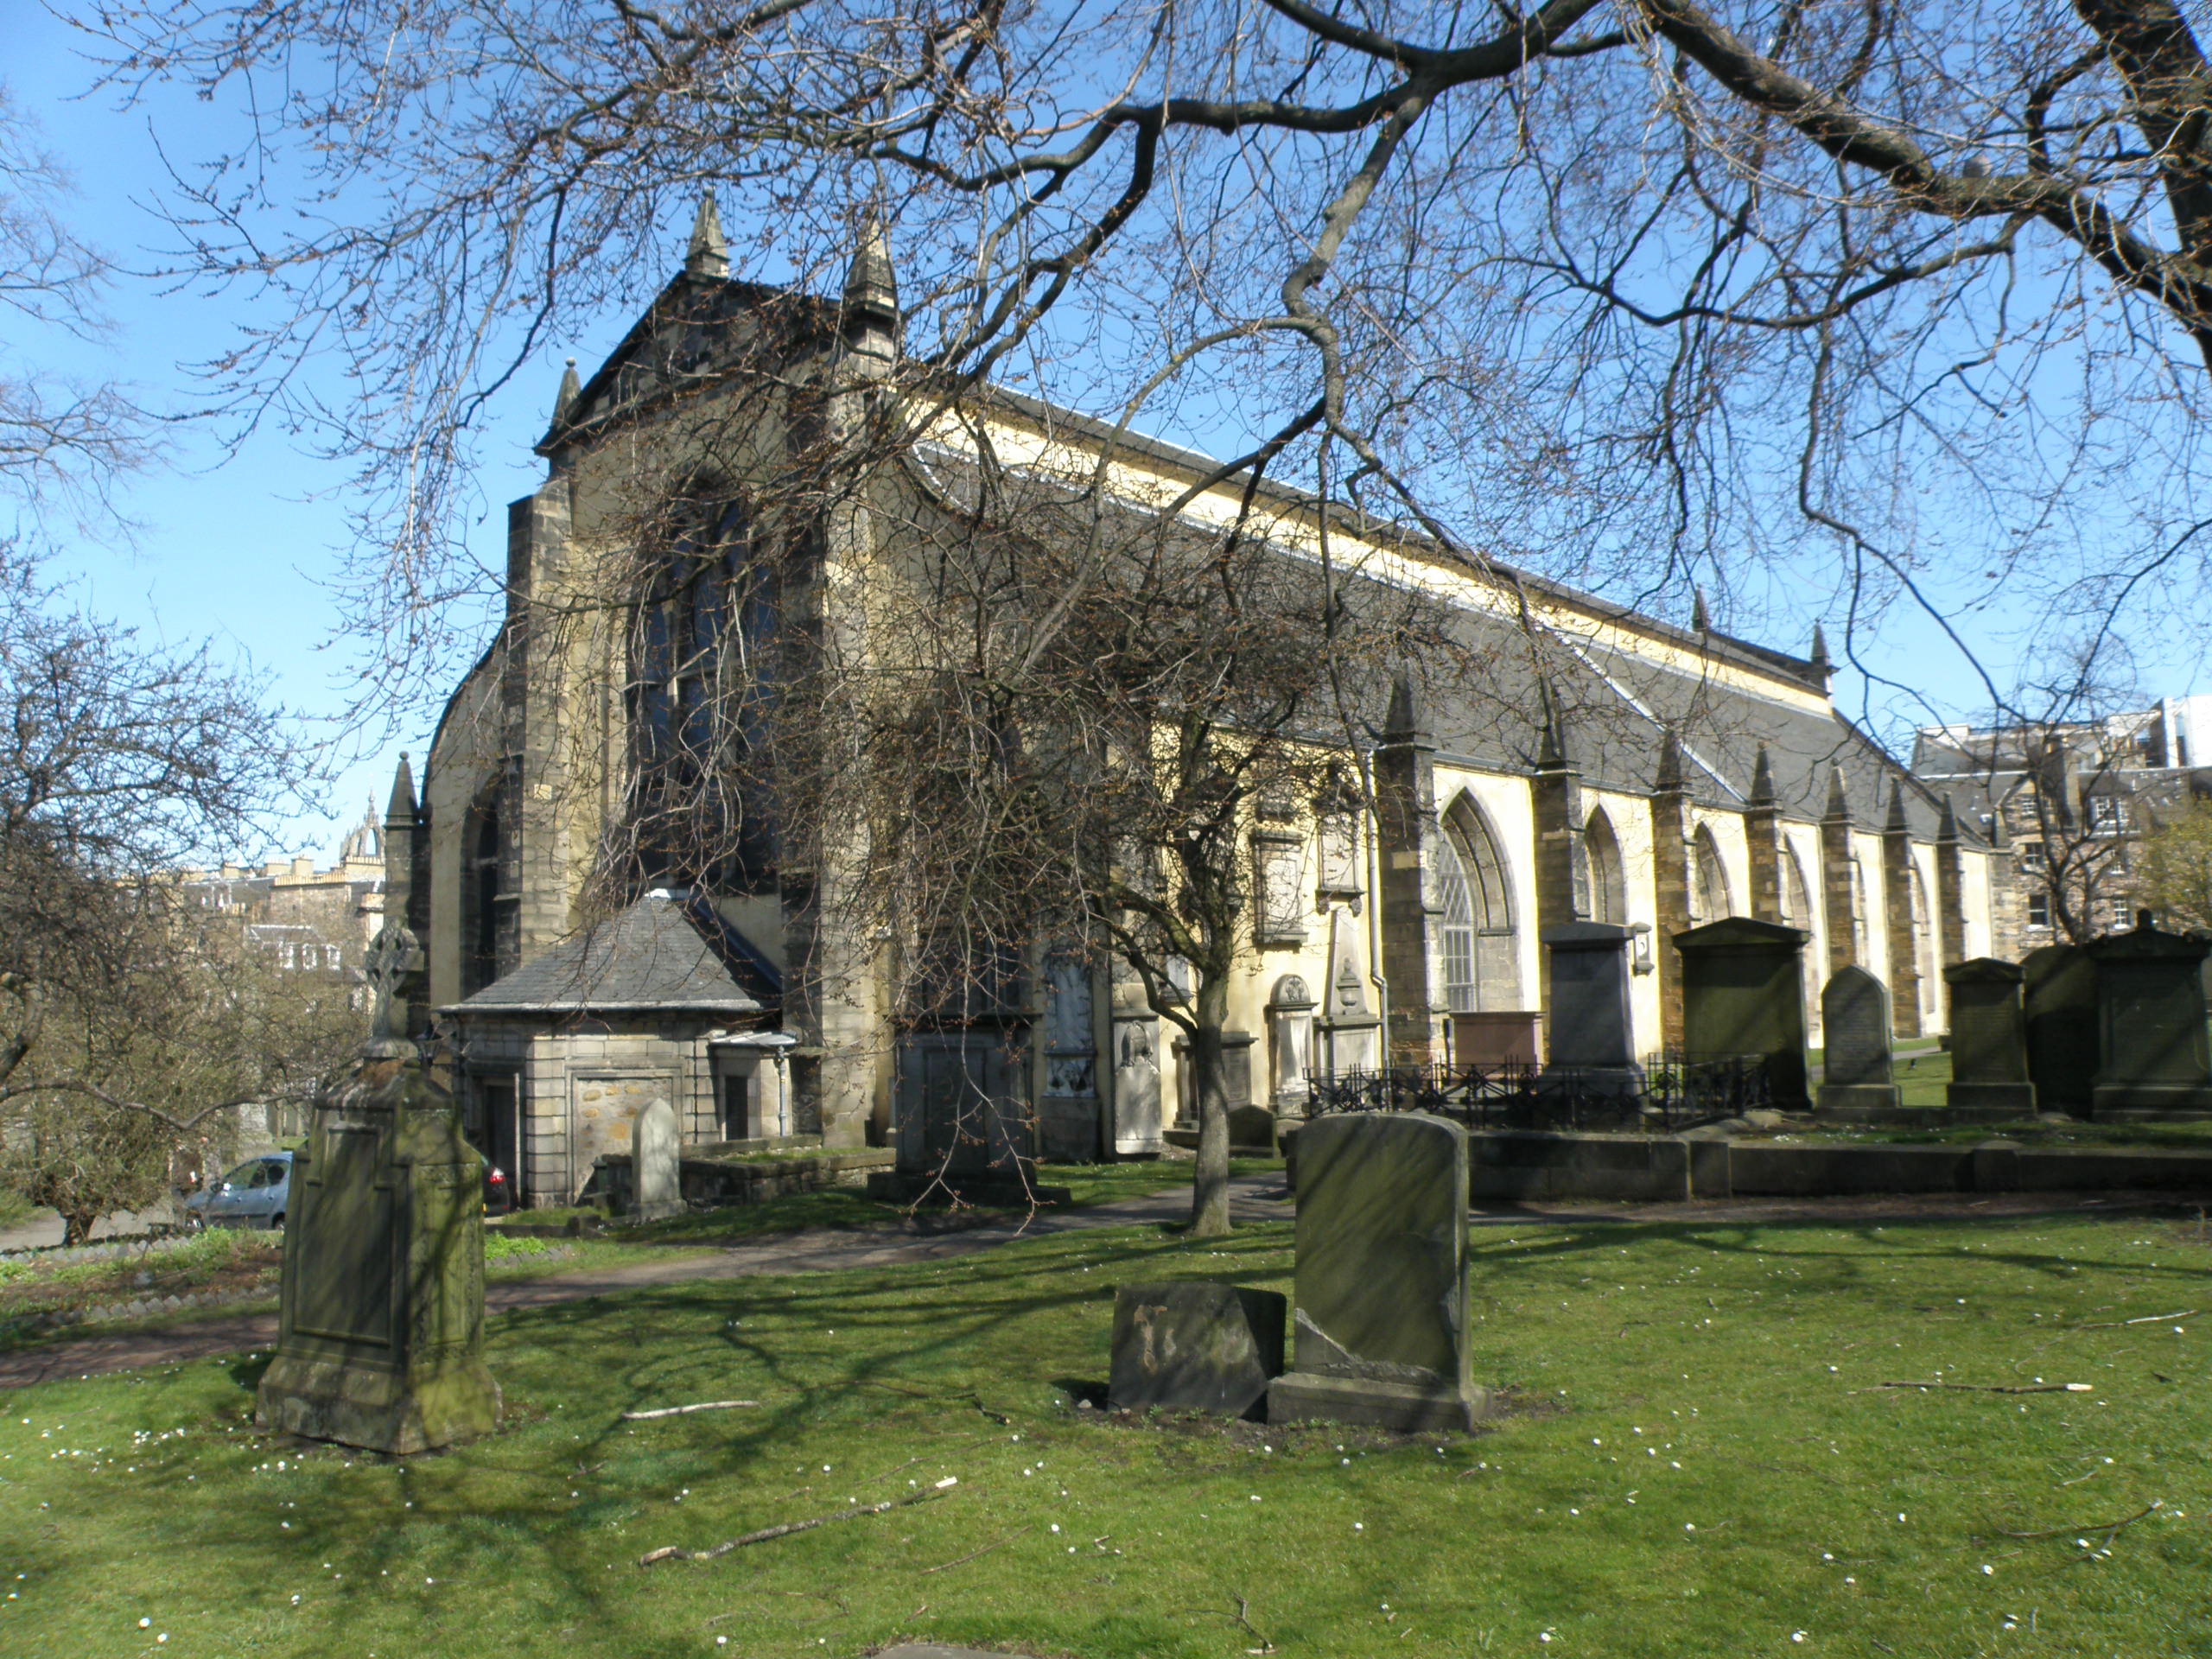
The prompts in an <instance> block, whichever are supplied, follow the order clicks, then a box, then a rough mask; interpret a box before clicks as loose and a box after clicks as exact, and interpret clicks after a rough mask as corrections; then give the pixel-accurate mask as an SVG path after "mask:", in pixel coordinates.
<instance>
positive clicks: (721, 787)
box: [628, 502, 775, 885]
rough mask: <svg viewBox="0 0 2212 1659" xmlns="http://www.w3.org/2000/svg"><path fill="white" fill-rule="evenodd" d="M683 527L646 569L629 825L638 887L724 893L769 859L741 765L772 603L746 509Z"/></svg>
mask: <svg viewBox="0 0 2212 1659" xmlns="http://www.w3.org/2000/svg"><path fill="white" fill-rule="evenodd" d="M684 518H685V519H686V520H687V521H688V522H686V523H684V524H683V527H682V528H681V529H679V530H678V531H677V533H676V534H675V535H674V536H672V537H671V538H670V539H669V542H668V544H667V545H666V547H665V548H664V550H663V551H662V552H661V553H660V554H659V555H658V556H657V557H655V558H654V559H652V560H651V561H650V562H649V563H648V564H647V565H646V568H645V570H644V571H643V573H642V582H641V591H640V593H639V596H638V599H637V601H636V606H635V620H634V626H633V631H632V647H631V680H630V687H629V696H628V703H629V714H630V734H631V747H632V755H633V759H634V784H633V787H632V815H631V817H632V825H633V838H634V845H635V855H636V862H637V866H638V874H639V877H640V878H641V879H642V880H643V881H644V882H645V883H652V882H656V881H675V882H677V883H678V884H679V885H692V884H695V883H699V882H706V881H713V882H716V883H717V884H719V883H721V882H725V881H728V880H733V879H741V878H742V875H743V874H744V872H745V870H746V869H747V868H748V867H752V866H755V865H757V864H759V863H760V862H762V861H764V859H765V855H766V850H767V849H766V819H765V816H764V815H763V814H762V813H761V812H760V810H759V808H758V804H757V802H756V800H755V798H754V796H755V792H756V791H753V789H751V788H750V787H748V785H753V784H754V783H756V782H757V781H759V780H757V779H754V778H753V776H752V772H753V767H752V766H749V765H748V762H749V761H750V760H752V759H753V755H754V754H755V753H757V751H758V750H759V749H760V746H761V743H762V741H763V739H764V736H765V732H766V720H765V717H766V709H767V702H768V698H769V696H770V694H771V692H772V683H773V673H772V656H771V647H772V639H773V632H774V626H775V594H774V588H773V583H772V578H771V575H770V572H769V571H768V569H767V568H766V565H765V564H764V563H763V562H762V561H760V559H758V558H757V557H755V556H754V549H753V544H752V538H751V537H750V534H749V531H748V525H747V518H746V514H745V512H744V509H743V508H742V507H741V505H738V504H737V503H735V502H722V503H720V504H718V505H711V506H700V507H696V508H694V509H691V510H690V511H688V512H686V513H685V514H684ZM748 809H750V810H748Z"/></svg>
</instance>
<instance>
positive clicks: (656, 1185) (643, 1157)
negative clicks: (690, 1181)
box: [630, 1098, 683, 1221]
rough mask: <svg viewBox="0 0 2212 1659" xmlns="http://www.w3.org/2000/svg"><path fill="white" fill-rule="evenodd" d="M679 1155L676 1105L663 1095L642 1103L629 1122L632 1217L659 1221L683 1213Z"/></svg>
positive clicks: (681, 1174)
mask: <svg viewBox="0 0 2212 1659" xmlns="http://www.w3.org/2000/svg"><path fill="white" fill-rule="evenodd" d="M681 1155H682V1154H681V1153H680V1151H679V1149H678V1147H677V1137H676V1108H675V1107H673V1106H671V1105H670V1104H669V1103H668V1102H667V1100H666V1099H665V1098H658V1099H654V1100H650V1101H648V1102H646V1103H645V1105H644V1106H643V1107H641V1108H639V1112H638V1115H637V1116H636V1117H635V1118H633V1119H632V1120H631V1123H630V1181H631V1193H630V1214H631V1216H632V1217H633V1218H635V1219H637V1220H639V1221H660V1220H662V1219H664V1218H665V1217H669V1216H677V1215H681V1214H683V1173H682V1167H681V1165H680V1163H679V1159H680V1158H681Z"/></svg>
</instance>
